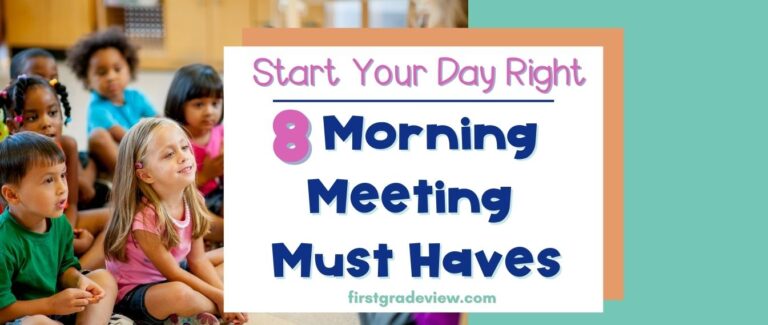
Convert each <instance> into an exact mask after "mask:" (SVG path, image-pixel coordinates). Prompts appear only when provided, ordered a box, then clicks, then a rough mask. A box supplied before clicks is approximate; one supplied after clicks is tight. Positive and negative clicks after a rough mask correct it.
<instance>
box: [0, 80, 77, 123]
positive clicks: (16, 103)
mask: <svg viewBox="0 0 768 325" xmlns="http://www.w3.org/2000/svg"><path fill="white" fill-rule="evenodd" d="M33 87H48V88H49V89H52V90H53V93H54V94H56V96H57V97H58V99H59V101H60V102H61V106H62V107H63V108H64V116H65V117H66V118H65V119H64V125H66V124H69V121H70V120H71V117H70V112H71V111H72V108H71V106H70V105H69V94H68V93H67V87H65V86H64V85H62V84H61V83H60V82H59V81H58V80H56V79H52V80H50V81H49V80H45V79H43V78H41V77H38V76H31V75H30V76H28V75H24V74H22V75H19V76H18V77H16V79H15V80H13V82H11V84H10V85H9V86H8V88H5V89H3V90H2V91H0V109H3V110H5V116H6V119H12V120H13V119H17V117H20V116H22V114H23V113H24V102H25V100H26V96H27V91H28V90H29V89H31V88H33ZM16 122H17V124H19V126H20V124H21V123H23V121H19V120H16Z"/></svg>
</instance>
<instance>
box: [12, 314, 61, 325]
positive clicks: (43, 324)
mask: <svg viewBox="0 0 768 325" xmlns="http://www.w3.org/2000/svg"><path fill="white" fill-rule="evenodd" d="M13 324H15V323H13ZM21 324H22V325H51V324H56V325H58V324H61V323H59V322H57V321H55V320H53V319H50V318H48V317H47V316H43V315H34V316H27V317H24V318H23V319H22V320H21Z"/></svg>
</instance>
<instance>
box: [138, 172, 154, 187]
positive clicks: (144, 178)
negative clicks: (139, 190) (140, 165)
mask: <svg viewBox="0 0 768 325" xmlns="http://www.w3.org/2000/svg"><path fill="white" fill-rule="evenodd" d="M136 176H137V177H138V178H139V180H141V181H142V182H144V183H147V184H152V183H154V182H155V178H154V177H152V175H150V174H149V173H147V171H146V170H144V169H138V170H136Z"/></svg>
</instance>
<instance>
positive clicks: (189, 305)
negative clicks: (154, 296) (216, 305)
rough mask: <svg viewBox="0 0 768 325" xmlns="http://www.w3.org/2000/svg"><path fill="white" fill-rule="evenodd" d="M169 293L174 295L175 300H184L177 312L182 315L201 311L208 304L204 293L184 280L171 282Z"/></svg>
mask: <svg viewBox="0 0 768 325" xmlns="http://www.w3.org/2000/svg"><path fill="white" fill-rule="evenodd" d="M169 284H170V287H169V289H168V293H167V295H168V296H170V297H173V299H174V300H175V301H184V302H186V303H185V304H182V305H181V306H180V308H179V310H178V311H176V313H177V314H179V315H182V316H189V315H194V314H198V313H201V312H203V311H205V310H206V307H207V305H208V303H207V300H208V298H206V297H205V296H204V295H203V294H201V293H199V292H197V291H196V290H195V289H192V287H190V286H188V285H186V284H184V283H183V282H179V281H174V282H170V283H169Z"/></svg>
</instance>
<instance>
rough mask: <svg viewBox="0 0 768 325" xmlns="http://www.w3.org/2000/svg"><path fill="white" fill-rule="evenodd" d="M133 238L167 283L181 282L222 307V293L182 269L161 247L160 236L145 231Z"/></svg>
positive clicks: (134, 233) (135, 231)
mask: <svg viewBox="0 0 768 325" xmlns="http://www.w3.org/2000/svg"><path fill="white" fill-rule="evenodd" d="M133 236H134V238H135V239H136V242H138V243H139V247H141V250H142V251H143V252H144V254H145V255H146V256H147V258H149V260H150V261H151V262H152V264H153V265H154V266H155V267H156V268H157V270H158V271H160V273H161V274H162V275H163V276H164V277H165V278H166V279H168V281H179V282H183V283H185V284H186V285H188V286H190V287H191V288H192V289H195V291H197V292H200V293H201V294H203V295H204V296H206V297H208V299H211V301H213V302H214V303H215V304H216V305H217V306H223V301H224V293H223V291H222V290H221V289H219V288H216V287H214V286H212V285H210V284H208V283H207V282H205V281H203V280H202V279H200V278H198V277H196V276H195V275H193V274H191V273H189V272H187V271H185V270H184V269H182V268H181V267H180V266H179V264H178V263H177V262H176V260H175V259H174V258H173V255H171V253H170V252H169V251H168V249H167V248H165V246H163V243H162V242H161V241H160V236H158V235H157V234H154V233H151V232H149V231H145V230H134V231H133ZM188 262H189V261H188Z"/></svg>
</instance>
